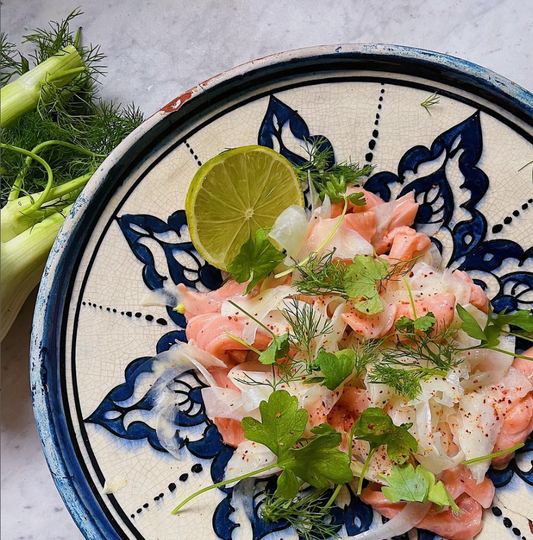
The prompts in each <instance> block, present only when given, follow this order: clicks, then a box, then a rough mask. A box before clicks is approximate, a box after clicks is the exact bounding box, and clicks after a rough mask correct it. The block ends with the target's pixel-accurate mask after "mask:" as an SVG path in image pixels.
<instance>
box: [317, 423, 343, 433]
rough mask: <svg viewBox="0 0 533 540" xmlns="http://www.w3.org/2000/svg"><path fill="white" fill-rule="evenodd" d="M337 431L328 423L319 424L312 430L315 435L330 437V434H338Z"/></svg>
mask: <svg viewBox="0 0 533 540" xmlns="http://www.w3.org/2000/svg"><path fill="white" fill-rule="evenodd" d="M336 432H337V430H336V429H335V428H334V427H333V426H332V425H330V424H328V423H327V422H324V423H322V424H319V425H318V426H315V427H312V428H311V433H314V434H315V435H328V434H330V433H336Z"/></svg>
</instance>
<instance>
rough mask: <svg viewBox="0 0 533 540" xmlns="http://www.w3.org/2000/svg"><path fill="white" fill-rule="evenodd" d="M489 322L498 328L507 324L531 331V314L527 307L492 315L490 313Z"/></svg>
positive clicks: (532, 321)
mask: <svg viewBox="0 0 533 540" xmlns="http://www.w3.org/2000/svg"><path fill="white" fill-rule="evenodd" d="M490 324H491V325H494V326H496V327H498V328H500V329H501V328H502V327H503V326H505V325H507V324H509V325H512V326H517V327H518V328H520V329H522V330H525V331H526V332H533V315H532V314H531V312H530V311H528V310H527V309H522V310H520V311H515V312H514V313H505V312H502V313H498V314H497V315H494V314H493V313H492V312H491V313H490Z"/></svg>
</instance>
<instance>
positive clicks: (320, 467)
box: [279, 432, 353, 489]
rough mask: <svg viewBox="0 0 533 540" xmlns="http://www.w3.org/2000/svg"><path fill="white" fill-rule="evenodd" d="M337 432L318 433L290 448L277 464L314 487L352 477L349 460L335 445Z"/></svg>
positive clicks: (338, 442)
mask: <svg viewBox="0 0 533 540" xmlns="http://www.w3.org/2000/svg"><path fill="white" fill-rule="evenodd" d="M341 441H342V436H341V434H340V433H337V432H336V433H328V434H325V435H319V436H318V437H315V438H313V439H311V440H310V441H309V443H308V444H306V445H305V446H303V447H302V448H298V449H292V450H290V451H289V453H288V455H286V456H285V457H284V458H283V459H282V460H281V461H280V462H279V465H280V467H283V468H284V469H286V470H290V471H292V472H293V473H294V474H296V476H298V477H299V478H301V479H302V480H304V481H305V482H307V483H308V484H310V485H312V486H314V487H316V488H324V489H325V488H328V487H329V486H330V482H333V483H335V484H345V483H347V482H350V481H351V480H352V479H353V473H352V470H351V468H350V459H349V457H348V455H347V454H345V453H344V452H341V451H340V450H339V449H338V447H339V445H340V443H341Z"/></svg>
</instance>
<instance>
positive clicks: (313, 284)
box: [294, 250, 347, 296]
mask: <svg viewBox="0 0 533 540" xmlns="http://www.w3.org/2000/svg"><path fill="white" fill-rule="evenodd" d="M334 255H335V250H333V251H330V252H328V253H325V254H324V255H318V254H316V253H312V254H311V255H310V256H309V260H308V261H307V263H306V264H303V265H302V264H299V263H296V265H295V266H296V269H297V270H298V272H299V273H300V277H299V278H298V279H297V280H296V281H295V282H294V285H295V286H296V288H297V289H298V292H300V293H302V294H304V295H307V296H322V295H324V294H340V295H341V296H346V291H345V289H344V277H345V275H346V270H347V266H346V264H345V263H343V262H342V261H339V260H333V257H334Z"/></svg>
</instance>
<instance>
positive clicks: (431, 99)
mask: <svg viewBox="0 0 533 540" xmlns="http://www.w3.org/2000/svg"><path fill="white" fill-rule="evenodd" d="M439 101H440V96H439V95H437V92H434V93H433V94H431V95H430V96H428V97H427V98H426V99H425V100H424V101H422V103H421V104H420V105H421V106H422V107H423V108H424V109H426V112H427V113H428V114H429V115H430V116H431V111H430V110H429V109H430V107H433V106H434V105H437V104H438V103H439Z"/></svg>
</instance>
